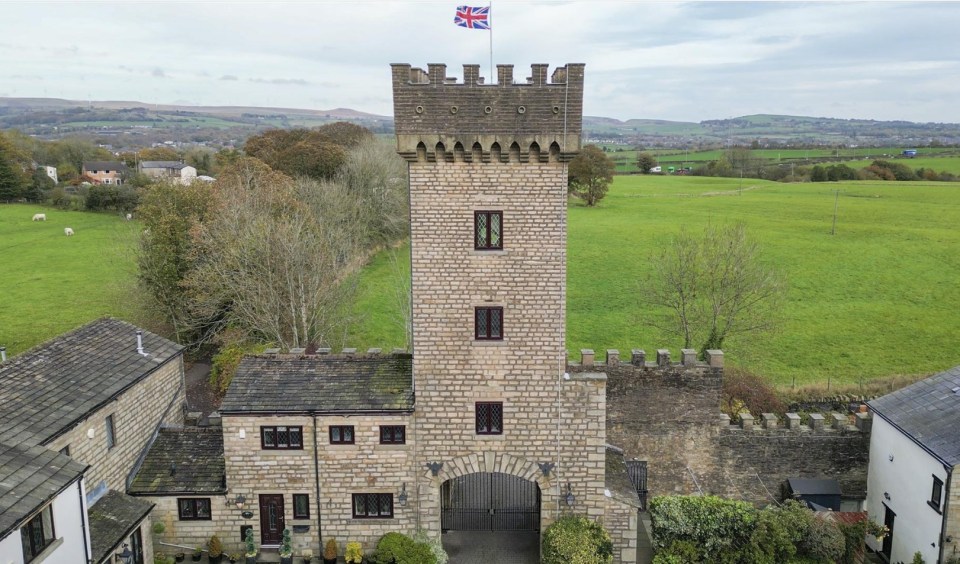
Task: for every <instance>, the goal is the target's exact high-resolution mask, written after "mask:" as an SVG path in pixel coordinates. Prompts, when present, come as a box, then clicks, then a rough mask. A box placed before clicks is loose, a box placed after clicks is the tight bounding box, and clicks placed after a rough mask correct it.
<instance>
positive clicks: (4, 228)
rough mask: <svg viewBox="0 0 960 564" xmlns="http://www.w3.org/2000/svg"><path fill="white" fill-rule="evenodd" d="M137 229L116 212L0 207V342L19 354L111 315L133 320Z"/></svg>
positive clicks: (13, 206)
mask: <svg viewBox="0 0 960 564" xmlns="http://www.w3.org/2000/svg"><path fill="white" fill-rule="evenodd" d="M35 213H45V214H47V221H45V222H40V221H37V222H34V221H31V218H32V217H33V214H35ZM64 227H71V228H73V230H74V232H75V233H76V234H75V235H74V236H73V237H67V236H65V235H64V233H63V229H64ZM136 229H137V227H136V222H126V221H123V219H122V218H121V217H120V216H119V215H115V214H98V213H87V212H71V211H60V210H57V209H53V208H49V207H44V206H39V205H29V204H3V205H0V346H6V347H7V353H8V354H17V353H19V352H22V351H24V350H26V349H28V348H30V347H32V346H34V345H36V344H39V343H41V342H43V341H46V340H48V339H50V338H53V337H55V336H57V335H59V334H60V333H63V332H65V331H69V330H70V329H73V328H74V327H78V326H80V325H83V324H84V323H86V322H88V321H91V320H93V319H96V318H98V317H102V316H104V315H111V316H116V317H127V318H129V317H130V315H131V313H133V312H131V311H130V306H129V305H125V304H127V303H128V301H129V300H128V298H129V297H130V293H129V292H130V289H131V287H132V286H133V280H134V276H135V272H134V260H133V255H132V253H131V248H130V245H129V242H130V241H132V240H133V238H134V236H135V233H136Z"/></svg>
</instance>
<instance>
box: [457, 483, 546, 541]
mask: <svg viewBox="0 0 960 564" xmlns="http://www.w3.org/2000/svg"><path fill="white" fill-rule="evenodd" d="M440 529H441V531H535V532H539V531H540V487H539V485H537V483H536V482H531V481H530V480H525V479H523V478H520V477H518V476H513V475H510V474H504V473H502V472H476V473H473V474H466V475H464V476H458V477H455V478H451V479H449V480H447V481H446V482H444V483H443V485H442V486H441V489H440Z"/></svg>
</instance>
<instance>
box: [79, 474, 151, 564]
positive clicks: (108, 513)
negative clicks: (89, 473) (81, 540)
mask: <svg viewBox="0 0 960 564" xmlns="http://www.w3.org/2000/svg"><path fill="white" fill-rule="evenodd" d="M153 507H154V504H153V503H150V502H149V501H145V500H142V499H137V498H135V497H130V496H128V495H124V494H122V493H120V492H118V491H115V490H110V491H108V492H107V493H106V494H104V496H103V497H101V498H100V499H99V500H98V501H97V502H96V503H94V504H93V506H92V507H90V509H89V510H88V511H87V515H88V516H89V518H90V550H91V552H93V561H94V562H104V561H108V562H112V561H111V560H108V557H111V556H112V555H113V553H114V552H115V551H116V550H117V549H119V548H120V544H121V543H122V542H124V541H125V539H126V538H127V537H128V536H130V534H131V533H132V532H133V529H134V528H136V526H137V525H138V524H139V523H140V522H141V521H143V520H144V518H146V516H147V515H149V514H150V511H152V510H153Z"/></svg>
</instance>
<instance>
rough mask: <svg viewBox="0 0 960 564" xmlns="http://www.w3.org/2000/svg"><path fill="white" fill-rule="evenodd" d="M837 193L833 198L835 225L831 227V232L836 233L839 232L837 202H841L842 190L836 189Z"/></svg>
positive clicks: (835, 192)
mask: <svg viewBox="0 0 960 564" xmlns="http://www.w3.org/2000/svg"><path fill="white" fill-rule="evenodd" d="M833 192H834V194H835V195H836V196H835V197H834V199H833V227H831V228H830V234H831V235H834V234H835V233H836V232H837V204H838V203H840V190H834V191H833Z"/></svg>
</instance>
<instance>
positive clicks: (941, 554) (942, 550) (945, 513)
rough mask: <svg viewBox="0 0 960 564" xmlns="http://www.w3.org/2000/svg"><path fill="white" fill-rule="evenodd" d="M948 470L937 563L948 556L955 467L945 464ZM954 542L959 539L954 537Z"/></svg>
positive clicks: (939, 563)
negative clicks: (948, 530) (948, 529)
mask: <svg viewBox="0 0 960 564" xmlns="http://www.w3.org/2000/svg"><path fill="white" fill-rule="evenodd" d="M944 467H945V468H946V470H947V487H946V489H944V491H943V494H942V495H943V497H944V498H945V499H944V500H943V514H941V515H940V518H941V519H942V520H941V521H940V546H939V547H938V548H939V549H940V550H939V554H938V555H937V564H941V563H942V562H944V559H945V558H946V557H947V554H946V552H947V547H946V545H947V543H946V540H947V522H948V521H949V517H948V514H949V512H950V488H951V487H953V468H952V467H950V466H946V465H944ZM953 542H957V539H953Z"/></svg>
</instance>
